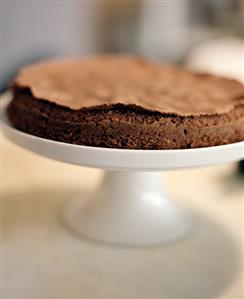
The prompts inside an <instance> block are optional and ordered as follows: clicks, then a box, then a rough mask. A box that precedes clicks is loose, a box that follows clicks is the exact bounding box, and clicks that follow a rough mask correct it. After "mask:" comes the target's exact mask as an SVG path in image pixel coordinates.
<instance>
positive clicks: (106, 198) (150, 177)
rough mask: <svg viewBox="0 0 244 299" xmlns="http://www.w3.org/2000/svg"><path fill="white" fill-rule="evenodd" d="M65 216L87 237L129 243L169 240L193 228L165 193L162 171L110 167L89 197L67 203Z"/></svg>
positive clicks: (113, 242) (140, 243) (143, 243)
mask: <svg viewBox="0 0 244 299" xmlns="http://www.w3.org/2000/svg"><path fill="white" fill-rule="evenodd" d="M65 218H66V222H67V223H68V225H69V226H70V227H72V228H73V229H75V231H76V232H78V233H80V234H81V235H82V236H84V237H88V238H90V239H93V240H96V241H102V242H106V243H112V244H120V245H129V246H138V245H156V244H162V243H166V242H167V243H168V242H171V241H175V240H177V239H180V238H182V237H184V236H185V235H186V234H187V233H189V232H190V231H191V230H192V228H193V225H192V220H191V218H190V217H189V215H188V214H186V213H185V211H184V210H183V209H182V208H180V207H179V206H177V205H176V204H175V203H174V202H173V201H171V200H169V199H168V197H167V196H166V194H165V192H164V188H163V181H162V177H161V175H160V173H152V172H129V171H128V172H127V171H107V172H106V173H105V175H104V179H103V182H102V184H101V186H100V188H99V189H98V190H97V192H96V193H94V194H93V195H91V197H90V198H89V199H88V200H84V199H82V198H77V199H75V200H74V201H72V202H70V203H69V204H68V206H67V208H66V210H65Z"/></svg>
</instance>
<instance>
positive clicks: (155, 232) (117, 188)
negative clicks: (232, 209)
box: [1, 97, 244, 245]
mask: <svg viewBox="0 0 244 299" xmlns="http://www.w3.org/2000/svg"><path fill="white" fill-rule="evenodd" d="M8 101H9V97H8V98H5V99H4V100H3V101H1V121H2V125H3V132H4V134H5V136H6V137H7V138H8V139H10V140H11V141H12V142H14V143H16V144H17V145H19V146H21V147H24V148H26V149H28V150H30V151H32V152H34V153H36V154H39V155H42V156H45V157H47V158H50V159H54V160H58V161H62V162H66V163H71V164H77V165H82V166H87V167H94V168H101V169H105V170H106V172H105V175H104V179H103V182H102V184H101V186H100V188H99V189H98V190H97V191H96V192H94V194H91V195H90V198H89V199H87V198H86V199H85V198H82V195H81V197H80V198H77V199H74V200H72V201H70V203H69V205H68V206H67V208H66V210H65V216H66V220H67V222H68V224H69V226H71V227H72V228H74V229H75V230H76V231H77V232H79V233H80V234H81V235H82V236H86V237H89V238H92V239H95V240H99V241H105V242H109V243H113V244H123V245H152V244H159V243H165V242H170V241H174V240H176V239H179V238H182V237H183V236H185V235H186V234H187V233H188V232H189V231H191V230H192V228H193V227H194V225H193V223H192V220H191V217H189V215H188V213H186V212H185V211H184V210H183V209H182V208H181V207H179V206H178V205H176V204H175V203H174V201H172V200H169V198H168V196H167V195H166V194H165V192H164V187H163V182H162V178H161V175H160V173H158V172H159V171H168V170H177V169H186V168H192V167H200V166H207V165H213V164H218V163H225V162H230V161H235V160H238V159H241V158H243V156H244V142H238V143H233V144H228V145H222V146H216V147H208V148H197V149H183V150H124V149H109V148H97V147H90V146H80V145H73V144H67V143H62V142H56V141H52V140H47V139H43V138H39V137H35V136H33V135H29V134H26V133H23V132H20V131H18V130H16V129H14V128H13V127H12V126H11V125H10V124H9V122H8V120H7V118H6V115H5V107H6V105H7V103H8ZM182 179H184V178H182Z"/></svg>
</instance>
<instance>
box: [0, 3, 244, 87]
mask: <svg viewBox="0 0 244 299" xmlns="http://www.w3.org/2000/svg"><path fill="white" fill-rule="evenodd" d="M243 23H244V2H243V1H242V0H155V1H154V0H148V1H147V0H145V1H143V0H130V1H128V0H107V1H106V0H105V1H103V0H98V1H93V0H90V1H86V0H84V1H82V0H81V1H38V0H37V1H36V0H33V1H22V0H19V1H12V0H3V2H2V16H1V27H2V28H1V34H2V41H3V45H2V46H3V47H2V52H3V53H2V58H3V59H2V64H3V66H2V67H3V78H1V84H0V89H1V90H4V89H6V87H7V86H8V84H9V82H10V81H11V80H12V78H13V76H14V75H15V73H16V71H17V70H18V69H19V68H20V67H21V66H22V65H24V64H26V63H31V62H34V61H38V60H40V59H43V58H48V57H52V56H64V55H91V54H93V53H98V52H129V53H135V54H140V55H144V56H147V57H150V58H152V59H156V60H160V61H170V62H175V63H181V64H182V63H184V64H188V65H190V66H191V67H192V68H197V69H203V70H211V71H215V72H220V73H224V74H227V75H230V76H233V77H236V78H238V79H240V80H243V81H244V65H243V63H244V50H243V45H244V44H243ZM240 61H242V65H241V64H240ZM223 62H225V64H223Z"/></svg>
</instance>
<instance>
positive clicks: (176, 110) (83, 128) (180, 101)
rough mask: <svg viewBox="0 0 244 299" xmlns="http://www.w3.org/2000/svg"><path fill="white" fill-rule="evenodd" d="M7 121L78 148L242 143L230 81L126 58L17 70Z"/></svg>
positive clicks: (240, 115)
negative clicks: (85, 146)
mask: <svg viewBox="0 0 244 299" xmlns="http://www.w3.org/2000/svg"><path fill="white" fill-rule="evenodd" d="M13 91H14V98H13V100H12V102H11V103H10V105H9V107H8V110H7V112H8V117H9V119H10V121H11V122H12V124H13V125H14V126H15V127H16V128H18V129H20V130H22V131H25V132H27V133H30V134H34V135H36V136H40V137H44V138H48V139H53V140H57V141H61V142H68V143H73V144H80V145H89V146H100V147H111V148H126V149H179V148H195V147H206V146H215V145H220V144H227V143H233V142H237V141H241V140H244V90H243V85H242V84H241V83H239V82H237V81H234V80H230V79H225V78H222V77H218V76H214V75H210V74H196V73H193V72H190V71H188V70H184V69H180V68H178V67H174V66H162V65H157V64H154V63H152V62H148V61H146V60H143V59H142V58H134V57H130V56H99V57H95V58H89V59H86V60H83V59H82V60H81V59H78V60H77V59H75V60H66V61H63V60H62V61H51V62H46V63H42V64H36V65H33V66H30V67H27V68H25V69H23V70H22V71H21V72H20V73H19V75H18V76H17V78H16V80H15V83H14V86H13Z"/></svg>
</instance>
